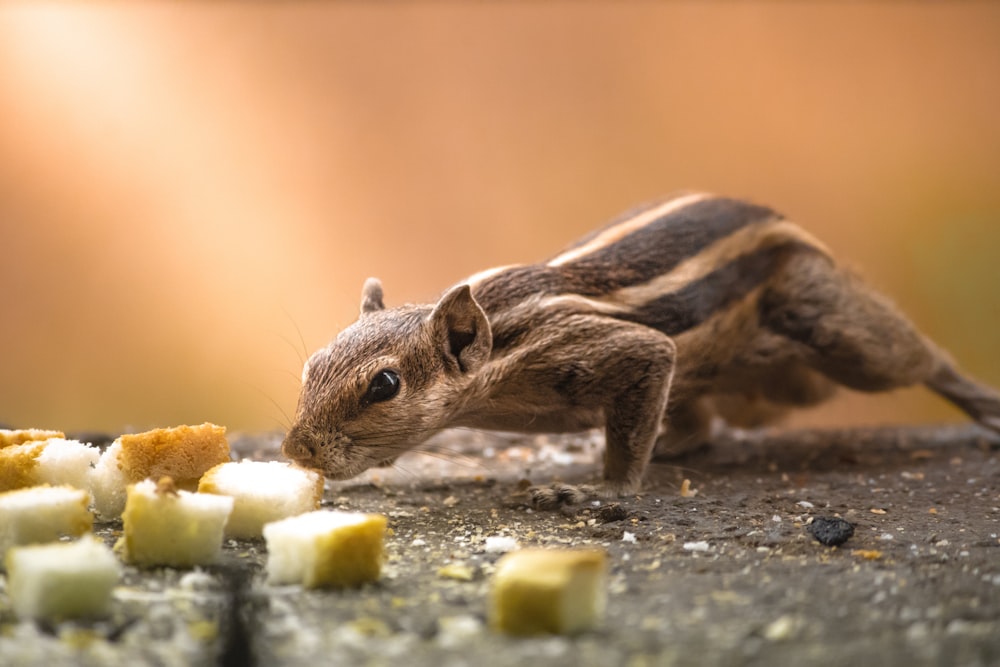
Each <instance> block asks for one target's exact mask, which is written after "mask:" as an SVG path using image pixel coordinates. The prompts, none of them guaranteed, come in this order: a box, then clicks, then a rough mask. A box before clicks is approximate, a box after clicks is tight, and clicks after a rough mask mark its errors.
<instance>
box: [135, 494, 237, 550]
mask: <svg viewBox="0 0 1000 667" xmlns="http://www.w3.org/2000/svg"><path fill="white" fill-rule="evenodd" d="M127 493H128V499H127V502H126V503H125V511H124V512H123V513H122V524H123V535H122V537H121V539H120V540H118V543H117V544H116V545H115V549H117V550H120V551H121V554H122V558H123V559H124V560H125V561H127V562H129V563H132V564H134V565H138V566H141V567H155V566H158V565H166V566H169V567H194V566H195V565H208V564H210V563H212V562H214V561H215V560H216V559H217V558H218V556H219V552H220V551H221V550H222V530H223V528H224V527H225V525H226V519H228V518H229V514H230V513H231V512H232V511H233V499H232V498H230V497H229V496H217V495H212V494H208V493H190V492H188V491H182V490H178V489H177V487H176V486H174V483H173V480H171V479H170V478H169V477H163V478H161V479H160V481H159V482H153V480H151V479H147V480H144V481H142V482H139V483H138V484H130V485H129V486H128V491H127Z"/></svg>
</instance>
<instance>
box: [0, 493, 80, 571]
mask: <svg viewBox="0 0 1000 667" xmlns="http://www.w3.org/2000/svg"><path fill="white" fill-rule="evenodd" d="M89 504H90V494H89V493H87V492H86V491H84V490H83V489H77V488H74V487H72V486H49V485H47V484H46V485H44V486H32V487H28V488H26V489H18V490H16V491H7V492H6V493H0V557H3V555H4V554H5V553H7V550H8V549H10V548H11V547H16V546H21V545H25V544H38V543H42V542H54V541H56V540H58V539H59V538H60V537H62V536H63V535H69V536H71V537H79V536H80V535H83V534H84V533H86V532H89V531H90V529H91V528H92V527H93V525H94V515H93V514H91V513H90V510H89V509H87V506H88V505H89Z"/></svg>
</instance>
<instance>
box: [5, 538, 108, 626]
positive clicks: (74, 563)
mask: <svg viewBox="0 0 1000 667" xmlns="http://www.w3.org/2000/svg"><path fill="white" fill-rule="evenodd" d="M6 564H7V594H8V595H9V596H10V601H11V606H12V607H13V608H14V613H15V614H17V616H19V617H20V618H34V619H45V620H50V621H59V620H64V619H71V618H73V619H75V618H86V619H92V618H101V617H103V616H107V615H108V612H109V611H110V607H111V592H112V590H113V589H114V587H115V584H117V583H118V578H119V576H120V574H121V565H120V564H119V563H118V559H117V558H115V555H114V554H113V553H111V549H109V548H108V547H107V546H106V545H105V544H104V543H103V542H101V541H100V540H98V539H97V538H95V537H93V536H92V535H85V536H84V537H82V538H80V539H79V540H77V541H76V542H54V543H52V544H42V545H35V546H20V547H14V548H12V549H11V550H10V551H8V552H7V558H6Z"/></svg>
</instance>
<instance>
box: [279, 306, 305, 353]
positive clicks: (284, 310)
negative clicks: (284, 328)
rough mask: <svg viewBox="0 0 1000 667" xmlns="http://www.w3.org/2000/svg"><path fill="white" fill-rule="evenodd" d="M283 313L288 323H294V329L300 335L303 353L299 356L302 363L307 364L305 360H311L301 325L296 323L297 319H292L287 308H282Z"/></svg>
mask: <svg viewBox="0 0 1000 667" xmlns="http://www.w3.org/2000/svg"><path fill="white" fill-rule="evenodd" d="M281 312H283V313H284V314H285V317H287V318H288V321H289V322H291V323H292V326H293V327H295V333H297V334H298V335H299V343H301V344H302V352H301V353H300V355H299V359H300V361H302V363H303V364H305V363H306V361H305V360H306V359H307V358H309V346H308V345H306V339H305V336H303V335H302V329H301V328H300V327H299V323H298V322H296V321H295V318H294V317H292V314H291V313H289V312H288V309H287V308H285V307H284V306H282V307H281Z"/></svg>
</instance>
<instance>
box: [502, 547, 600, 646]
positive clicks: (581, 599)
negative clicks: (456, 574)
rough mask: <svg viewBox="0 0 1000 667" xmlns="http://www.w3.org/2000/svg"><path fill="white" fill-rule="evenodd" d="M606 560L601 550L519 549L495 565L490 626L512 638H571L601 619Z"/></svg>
mask: <svg viewBox="0 0 1000 667" xmlns="http://www.w3.org/2000/svg"><path fill="white" fill-rule="evenodd" d="M606 570H607V555H606V554H605V552H604V551H602V550H599V549H523V550H521V551H514V552H511V553H509V554H507V555H506V556H504V557H503V558H501V559H500V561H499V562H498V563H497V570H496V573H495V574H494V575H493V587H492V594H491V598H490V613H489V617H490V619H489V620H490V625H491V626H492V627H493V628H494V629H496V630H501V631H503V632H506V633H509V634H514V635H533V634H543V633H555V634H575V633H578V632H583V631H585V630H589V629H591V628H593V627H594V626H595V625H597V623H598V622H599V621H600V620H601V617H602V616H603V614H604V605H605V599H606V582H605V579H606V576H607V575H606Z"/></svg>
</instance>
